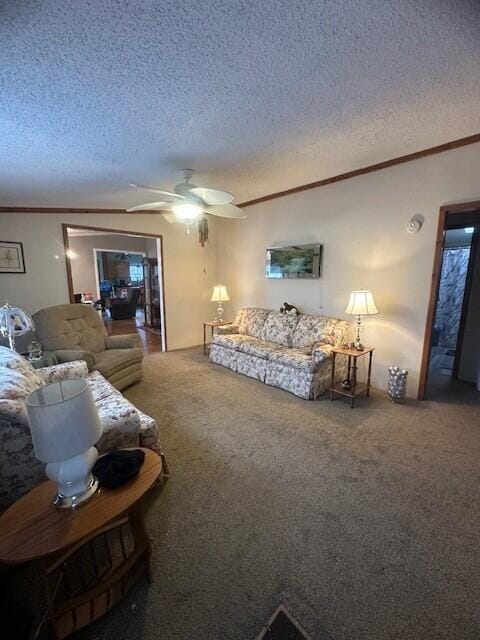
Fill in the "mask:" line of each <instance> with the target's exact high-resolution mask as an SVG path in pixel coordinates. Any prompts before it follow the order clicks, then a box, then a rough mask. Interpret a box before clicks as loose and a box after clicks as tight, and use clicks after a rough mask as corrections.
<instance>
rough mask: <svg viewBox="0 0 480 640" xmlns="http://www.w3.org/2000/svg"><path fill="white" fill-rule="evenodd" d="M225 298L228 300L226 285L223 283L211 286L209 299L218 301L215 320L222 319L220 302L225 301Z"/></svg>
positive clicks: (219, 320)
mask: <svg viewBox="0 0 480 640" xmlns="http://www.w3.org/2000/svg"><path fill="white" fill-rule="evenodd" d="M227 300H230V297H229V295H228V291H227V287H226V286H225V285H224V284H216V285H215V286H214V287H213V293H212V297H211V298H210V301H211V302H218V307H217V317H216V318H215V320H217V321H218V322H221V321H222V316H223V307H222V302H226V301H227Z"/></svg>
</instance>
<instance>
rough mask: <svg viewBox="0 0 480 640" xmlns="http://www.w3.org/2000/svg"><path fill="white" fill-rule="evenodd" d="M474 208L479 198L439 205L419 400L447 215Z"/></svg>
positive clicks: (422, 396) (424, 383)
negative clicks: (471, 200)
mask: <svg viewBox="0 0 480 640" xmlns="http://www.w3.org/2000/svg"><path fill="white" fill-rule="evenodd" d="M476 209H477V210H478V209H480V200H475V201H473V202H461V203H458V204H447V205H442V206H441V207H440V212H439V216H438V224H437V236H436V241H435V252H434V257H433V271H432V280H431V284H430V297H429V302H428V308H427V320H426V323H425V336H424V339H423V351H422V362H421V366H420V377H419V382H418V395H417V397H418V399H419V400H425V394H426V391H427V383H428V368H429V365H430V354H431V351H432V332H433V323H434V322H435V314H436V311H437V299H438V290H439V287H440V276H441V273H442V259H443V245H444V241H445V229H446V222H447V216H448V215H450V214H460V213H468V212H470V211H475V210H476Z"/></svg>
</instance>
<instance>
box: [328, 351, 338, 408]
mask: <svg viewBox="0 0 480 640" xmlns="http://www.w3.org/2000/svg"><path fill="white" fill-rule="evenodd" d="M336 355H337V354H336V353H335V351H334V352H333V353H332V383H331V385H330V400H335V392H334V391H333V388H334V386H335V356H336Z"/></svg>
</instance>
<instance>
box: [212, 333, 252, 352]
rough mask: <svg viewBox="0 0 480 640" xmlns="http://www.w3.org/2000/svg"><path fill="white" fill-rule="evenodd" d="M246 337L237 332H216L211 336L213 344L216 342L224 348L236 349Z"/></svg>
mask: <svg viewBox="0 0 480 640" xmlns="http://www.w3.org/2000/svg"><path fill="white" fill-rule="evenodd" d="M246 338H247V336H244V335H240V334H239V333H232V334H230V335H219V334H216V335H214V336H213V338H212V343H213V344H218V345H220V346H221V347H225V348H226V349H233V350H234V351H238V347H239V346H240V344H241V343H242V342H243V341H244V340H245V339H246Z"/></svg>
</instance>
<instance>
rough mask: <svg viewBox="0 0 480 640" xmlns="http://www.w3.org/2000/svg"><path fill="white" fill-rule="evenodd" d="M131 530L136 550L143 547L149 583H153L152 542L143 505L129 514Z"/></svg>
mask: <svg viewBox="0 0 480 640" xmlns="http://www.w3.org/2000/svg"><path fill="white" fill-rule="evenodd" d="M129 520H130V528H131V531H132V536H133V541H134V546H135V549H137V548H139V547H143V555H144V561H145V571H146V574H147V579H148V581H149V582H152V581H153V575H152V568H151V558H152V542H151V540H150V537H149V535H148V533H147V530H146V528H145V521H144V517H143V505H142V504H141V503H140V504H137V505H135V506H134V507H132V508H131V509H130V513H129Z"/></svg>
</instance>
